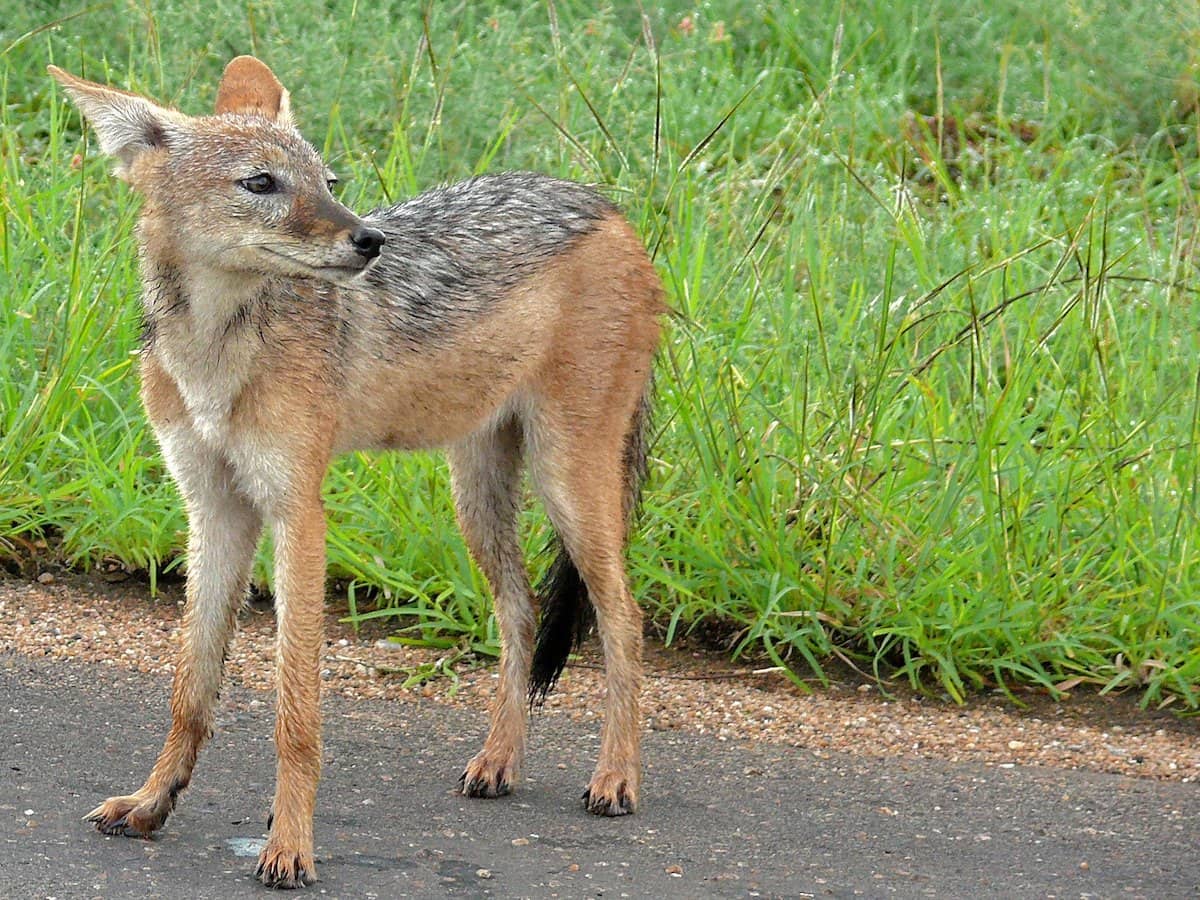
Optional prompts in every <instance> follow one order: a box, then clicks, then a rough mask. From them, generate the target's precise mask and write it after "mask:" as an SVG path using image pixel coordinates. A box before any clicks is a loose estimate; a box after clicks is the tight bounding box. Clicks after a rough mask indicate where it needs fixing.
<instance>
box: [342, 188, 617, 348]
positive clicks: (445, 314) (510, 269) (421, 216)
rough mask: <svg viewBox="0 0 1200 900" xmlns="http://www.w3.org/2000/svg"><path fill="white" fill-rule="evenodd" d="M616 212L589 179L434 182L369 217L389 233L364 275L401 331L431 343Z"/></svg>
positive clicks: (401, 335)
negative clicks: (438, 184)
mask: <svg viewBox="0 0 1200 900" xmlns="http://www.w3.org/2000/svg"><path fill="white" fill-rule="evenodd" d="M615 211H616V207H614V206H613V204H612V203H611V202H609V201H608V200H607V199H605V198H604V197H602V196H601V195H600V194H598V193H596V191H594V190H592V189H591V188H589V187H586V186H584V185H581V184H577V183H575V182H571V181H562V180H560V179H557V178H550V177H548V176H545V175H537V174H534V173H530V172H510V173H505V174H499V175H482V176H479V177H476V178H472V179H470V180H468V181H463V182H460V183H458V184H454V185H450V186H446V187H438V188H434V189H433V190H430V191H426V192H425V193H423V194H420V195H419V196H417V197H414V198H413V199H411V200H408V201H406V202H404V203H399V204H397V205H395V206H392V207H388V208H386V209H378V210H375V211H373V212H371V213H369V214H368V215H366V216H364V217H363V219H364V221H366V222H368V223H369V224H370V225H372V226H374V227H375V228H379V229H380V230H382V231H383V233H384V234H385V235H386V236H387V243H386V244H385V245H384V248H383V253H382V254H381V255H380V257H379V259H377V260H376V261H375V264H374V265H373V266H372V267H371V268H370V269H369V270H368V271H367V273H366V275H365V276H363V280H364V281H365V282H366V284H367V285H369V286H370V287H372V288H373V290H371V291H370V292H369V294H370V296H371V297H372V299H373V301H374V302H375V303H377V304H380V305H381V306H383V307H384V311H385V312H386V319H387V321H388V324H389V325H390V326H391V328H392V329H393V332H394V336H395V337H396V338H397V339H398V340H399V341H400V342H401V343H402V344H406V345H409V346H416V345H417V344H420V345H421V346H423V347H428V346H430V342H431V341H432V342H435V343H436V342H437V340H438V337H439V335H449V334H450V333H451V332H452V331H453V330H454V327H455V325H456V324H461V323H463V322H466V321H470V320H471V319H473V318H475V317H476V316H478V315H480V314H481V313H485V312H486V311H487V310H488V308H489V307H490V306H491V305H492V304H493V303H495V302H497V301H498V300H499V299H500V298H502V297H503V296H504V295H505V294H506V293H507V292H508V291H509V290H511V289H512V288H513V287H514V286H516V285H517V284H519V283H520V282H521V281H523V280H525V279H526V278H528V277H529V276H531V275H532V274H534V273H535V272H537V271H538V270H539V269H540V268H542V267H543V266H544V265H546V264H547V263H548V262H549V261H550V260H552V259H553V258H554V257H556V256H558V255H559V254H561V253H563V252H564V251H565V250H567V249H568V248H569V247H570V246H571V244H572V243H573V242H574V241H575V239H577V238H579V237H582V236H583V235H586V234H589V233H591V232H592V231H594V230H595V228H596V227H597V225H598V224H599V222H600V221H601V219H603V218H604V217H605V216H607V215H609V214H612V213H613V212H615ZM364 293H366V292H364Z"/></svg>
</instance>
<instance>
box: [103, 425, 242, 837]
mask: <svg viewBox="0 0 1200 900" xmlns="http://www.w3.org/2000/svg"><path fill="white" fill-rule="evenodd" d="M159 438H160V441H161V442H162V446H163V451H164V454H165V456H166V458H167V460H168V462H169V464H170V466H171V471H172V473H173V474H174V475H175V479H176V481H177V482H178V484H179V487H180V490H181V491H182V492H183V495H184V498H185V499H186V501H187V506H188V520H189V523H188V524H189V533H188V575H187V608H186V611H185V612H184V617H183V645H182V647H181V649H180V651H179V657H178V661H177V664H176V668H175V681H174V687H173V689H172V692H171V730H170V732H169V733H168V735H167V740H166V743H165V745H164V746H163V749H162V752H161V753H160V754H159V756H158V761H157V762H156V763H155V765H154V769H153V771H152V772H151V773H150V777H149V778H147V779H146V783H145V784H144V785H142V787H141V788H139V789H138V790H137V791H135V792H134V793H133V794H130V795H128V796H122V797H110V798H109V799H108V800H106V801H104V803H102V804H100V806H98V807H96V809H94V810H92V811H91V812H90V813H88V815H87V816H85V817H84V818H85V819H86V821H89V822H94V823H95V825H96V827H97V828H98V829H99V830H100V831H102V832H104V833H105V834H124V835H130V836H134V837H144V836H148V835H150V834H151V833H153V832H154V831H156V830H158V829H159V828H161V827H162V824H163V822H165V821H166V819H167V816H168V815H169V814H170V813H171V811H172V810H173V809H174V808H175V801H176V798H177V797H178V796H179V793H180V791H182V790H183V789H184V788H185V787H187V785H188V782H189V781H190V780H191V777H192V768H193V767H194V766H195V764H196V755H197V754H198V753H199V751H200V747H201V745H202V744H203V743H204V742H205V741H206V740H207V739H208V737H209V735H210V734H211V733H212V721H213V707H214V706H215V704H216V700H217V692H218V690H219V689H220V686H221V676H222V671H223V668H224V659H225V650H226V647H227V646H228V644H229V638H230V636H231V634H232V633H233V627H234V624H235V620H236V618H237V610H238V607H239V606H240V604H241V602H242V599H243V598H244V597H245V594H246V587H247V582H248V581H249V576H250V566H251V562H252V560H253V556H254V549H255V546H256V545H257V542H258V536H259V532H260V529H261V520H260V518H259V516H258V514H257V513H256V512H255V511H254V509H253V508H252V507H251V506H250V504H249V503H248V502H247V501H245V500H244V499H243V498H242V497H240V496H239V495H238V494H237V493H235V492H234V490H233V488H232V486H231V481H230V473H229V472H228V470H227V469H226V467H225V465H224V463H222V462H221V461H220V460H219V459H218V458H216V457H215V455H213V454H210V453H208V452H207V451H205V450H204V449H203V448H202V446H201V445H199V444H198V443H197V442H195V441H194V440H193V439H192V438H190V437H189V436H187V435H177V434H163V433H160V435H159Z"/></svg>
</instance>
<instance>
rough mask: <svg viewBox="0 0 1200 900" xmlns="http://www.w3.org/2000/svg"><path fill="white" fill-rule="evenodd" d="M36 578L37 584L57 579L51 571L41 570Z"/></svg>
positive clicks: (52, 582)
mask: <svg viewBox="0 0 1200 900" xmlns="http://www.w3.org/2000/svg"><path fill="white" fill-rule="evenodd" d="M37 580H38V584H54V582H55V581H56V580H57V579H55V577H54V573H53V572H43V573H42V574H41V575H39V576H38V579H37Z"/></svg>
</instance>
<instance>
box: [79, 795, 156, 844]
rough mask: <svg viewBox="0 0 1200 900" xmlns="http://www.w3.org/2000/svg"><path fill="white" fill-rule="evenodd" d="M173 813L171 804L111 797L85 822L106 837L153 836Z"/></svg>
mask: <svg viewBox="0 0 1200 900" xmlns="http://www.w3.org/2000/svg"><path fill="white" fill-rule="evenodd" d="M170 812H171V804H170V803H157V802H155V801H154V799H153V798H150V799H147V798H145V797H141V796H139V795H137V794H131V795H130V796H128V797H109V798H108V799H107V800H105V801H104V802H103V803H101V804H100V805H99V806H97V807H96V808H95V809H93V810H92V811H91V812H90V813H88V814H87V815H86V816H84V817H83V821H85V822H91V823H93V824H94V825H95V826H96V830H97V831H99V832H100V833H102V834H120V835H124V836H125V837H150V835H152V834H153V833H154V832H156V831H158V829H160V828H162V825H163V822H165V821H167V815H168V814H169V813H170Z"/></svg>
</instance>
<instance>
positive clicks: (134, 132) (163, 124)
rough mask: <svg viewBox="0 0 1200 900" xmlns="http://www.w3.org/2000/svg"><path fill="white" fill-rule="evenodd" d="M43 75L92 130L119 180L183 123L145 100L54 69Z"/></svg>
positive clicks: (48, 69) (48, 68) (180, 117)
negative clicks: (59, 87) (50, 77)
mask: <svg viewBox="0 0 1200 900" xmlns="http://www.w3.org/2000/svg"><path fill="white" fill-rule="evenodd" d="M47 71H49V73H50V74H51V75H53V76H54V78H55V80H56V81H58V83H59V84H61V85H62V86H63V88H65V89H66V92H67V95H68V96H69V97H70V98H71V100H72V101H74V103H75V105H76V106H77V107H79V111H80V112H81V113H83V117H84V118H85V119H87V120H88V122H90V123H91V125H92V127H93V128H94V129H96V134H97V135H99V137H100V149H101V150H103V151H104V152H105V153H107V154H108V155H109V156H112V157H113V158H115V159H116V160H117V170H116V173H117V175H118V176H120V177H122V178H126V177H128V175H129V168H130V167H131V166H132V165H133V162H134V160H135V159H137V158H138V157H139V156H140V155H141V154H143V153H145V152H146V151H148V150H154V149H157V148H160V147H164V146H166V143H167V136H168V134H169V132H170V131H171V130H172V129H173V128H174V127H177V126H178V125H180V124H181V123H182V122H183V121H184V119H185V116H183V114H182V113H177V112H175V111H173V110H169V109H163V108H162V107H161V106H158V105H157V104H155V103H151V102H150V101H149V100H147V99H146V98H145V97H141V96H139V95H137V94H131V93H129V92H128V91H122V90H118V89H117V88H111V87H106V86H105V85H102V84H96V83H94V82H91V81H85V80H84V79H82V78H76V77H75V76H74V75H72V74H70V73H69V72H64V71H63V70H62V69H60V68H58V66H47Z"/></svg>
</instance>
